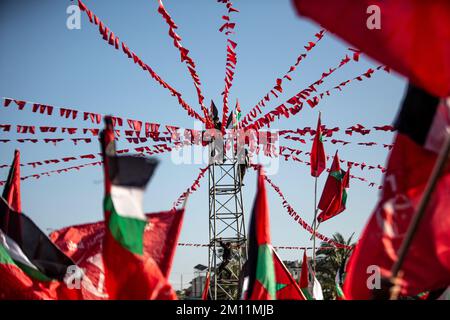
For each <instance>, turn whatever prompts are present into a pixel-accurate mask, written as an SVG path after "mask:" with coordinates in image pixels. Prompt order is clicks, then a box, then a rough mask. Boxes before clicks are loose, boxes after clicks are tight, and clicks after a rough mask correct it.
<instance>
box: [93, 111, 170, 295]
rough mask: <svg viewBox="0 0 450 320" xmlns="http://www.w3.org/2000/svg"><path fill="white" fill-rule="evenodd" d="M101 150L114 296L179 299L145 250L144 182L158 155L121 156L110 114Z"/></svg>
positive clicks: (107, 260) (106, 253)
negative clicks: (147, 256)
mask: <svg viewBox="0 0 450 320" xmlns="http://www.w3.org/2000/svg"><path fill="white" fill-rule="evenodd" d="M105 122H106V128H105V130H104V131H103V132H102V135H101V141H102V154H103V159H104V164H105V165H104V169H105V198H104V204H103V205H104V214H105V225H106V226H107V227H106V228H105V230H106V231H105V236H104V241H103V248H102V253H103V262H104V270H105V287H106V291H107V293H108V295H109V298H110V299H127V300H130V299H139V300H154V299H158V300H161V299H170V300H172V299H176V295H175V293H174V292H173V290H172V288H171V286H170V285H169V283H168V282H167V279H166V278H165V277H164V275H163V274H162V272H161V270H160V268H159V266H158V265H157V263H156V262H155V261H154V259H152V258H151V257H149V258H148V259H146V258H145V256H144V234H145V228H146V226H147V219H146V217H145V215H144V212H143V209H142V198H143V193H144V191H145V187H146V185H147V183H148V181H149V180H150V178H151V176H152V175H153V172H154V170H155V168H156V166H157V161H156V160H153V159H148V158H144V157H136V156H117V155H116V152H115V146H114V128H113V126H112V122H111V118H109V117H107V118H106V119H105Z"/></svg>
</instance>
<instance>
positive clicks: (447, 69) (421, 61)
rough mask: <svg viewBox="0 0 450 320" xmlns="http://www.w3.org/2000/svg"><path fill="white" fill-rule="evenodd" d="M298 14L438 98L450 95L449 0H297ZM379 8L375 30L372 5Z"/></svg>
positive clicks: (295, 0) (295, 2) (295, 1)
mask: <svg viewBox="0 0 450 320" xmlns="http://www.w3.org/2000/svg"><path fill="white" fill-rule="evenodd" d="M293 1H294V4H295V6H296V8H297V11H298V13H299V14H302V15H305V16H308V17H310V18H312V19H314V20H316V21H317V22H318V23H319V24H320V25H322V26H324V27H325V28H327V29H328V30H330V31H331V32H333V33H335V34H337V35H338V36H340V37H342V38H343V39H344V40H346V41H348V42H350V43H352V44H353V45H355V46H357V47H358V48H359V49H361V50H363V51H364V52H365V53H367V54H369V55H371V56H372V57H373V58H375V59H377V60H379V61H382V62H383V63H384V64H386V65H388V66H390V67H392V68H393V69H395V70H397V71H398V72H400V73H402V74H403V75H405V76H407V77H408V78H410V79H411V80H412V81H413V82H414V83H415V84H416V85H418V86H420V87H423V88H424V89H426V90H427V91H429V92H431V93H433V94H435V95H437V96H447V95H449V94H450V24H449V23H448V21H450V2H448V1H443V0H439V1H423V0H385V1H377V2H374V1H370V0H362V1H353V0H341V1H335V0H316V1H309V0H293ZM373 4H376V5H377V6H378V7H379V8H380V12H381V13H380V16H381V29H380V30H370V29H369V28H368V27H367V25H366V23H367V20H368V19H369V17H370V14H368V13H367V9H368V7H369V6H370V5H373Z"/></svg>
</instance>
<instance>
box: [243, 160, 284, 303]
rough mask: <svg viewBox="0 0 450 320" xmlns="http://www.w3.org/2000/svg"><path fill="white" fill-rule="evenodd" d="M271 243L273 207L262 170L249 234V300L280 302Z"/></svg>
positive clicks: (247, 295) (246, 295)
mask: <svg viewBox="0 0 450 320" xmlns="http://www.w3.org/2000/svg"><path fill="white" fill-rule="evenodd" d="M272 251H273V248H272V246H271V243H270V225H269V204H268V201H267V194H266V186H265V183H264V173H263V172H262V168H259V170H258V191H257V194H256V198H255V202H254V205H253V212H252V217H251V222H250V231H249V248H248V260H247V263H248V270H249V281H248V288H247V292H246V294H245V295H244V296H245V297H246V299H247V300H273V299H276V278H275V266H274V261H273V254H272Z"/></svg>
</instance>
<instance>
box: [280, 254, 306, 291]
mask: <svg viewBox="0 0 450 320" xmlns="http://www.w3.org/2000/svg"><path fill="white" fill-rule="evenodd" d="M272 250H273V251H272V252H273V261H274V264H275V279H276V282H277V284H276V289H277V300H306V298H305V296H304V294H303V292H302V290H301V289H300V287H299V286H298V284H297V282H296V281H295V279H294V278H293V277H292V275H291V273H290V272H289V270H288V269H287V268H286V266H285V265H284V263H283V261H282V260H281V259H280V257H279V256H278V254H277V252H276V251H275V250H274V249H272Z"/></svg>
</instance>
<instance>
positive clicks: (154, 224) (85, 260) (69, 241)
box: [50, 210, 184, 299]
mask: <svg viewBox="0 0 450 320" xmlns="http://www.w3.org/2000/svg"><path fill="white" fill-rule="evenodd" d="M183 216H184V210H178V211H164V212H158V213H152V214H147V218H148V222H147V227H146V229H145V233H144V257H145V258H148V257H151V258H152V259H153V260H154V261H155V262H156V263H157V265H158V266H159V268H160V269H161V272H162V274H163V275H164V276H165V277H166V278H168V277H169V274H170V270H171V268H172V262H173V258H174V254H175V250H176V248H177V244H178V236H179V234H180V230H181V226H182V222H183ZM104 233H105V224H104V222H103V221H100V222H95V223H88V224H82V225H76V226H70V227H67V228H64V229H61V230H58V231H54V232H52V234H51V235H50V238H51V240H52V241H53V242H54V243H55V244H56V245H57V246H58V247H59V248H60V249H61V250H62V251H63V252H64V253H65V254H66V255H68V256H69V257H70V258H72V259H73V260H74V261H75V262H76V263H77V264H78V266H79V267H81V268H83V269H84V272H85V275H86V276H87V277H86V281H84V282H83V288H82V289H83V290H82V291H83V296H84V299H108V295H107V293H106V291H105V290H104V273H103V272H104V270H103V262H102V257H101V253H102V242H103V237H104Z"/></svg>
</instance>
